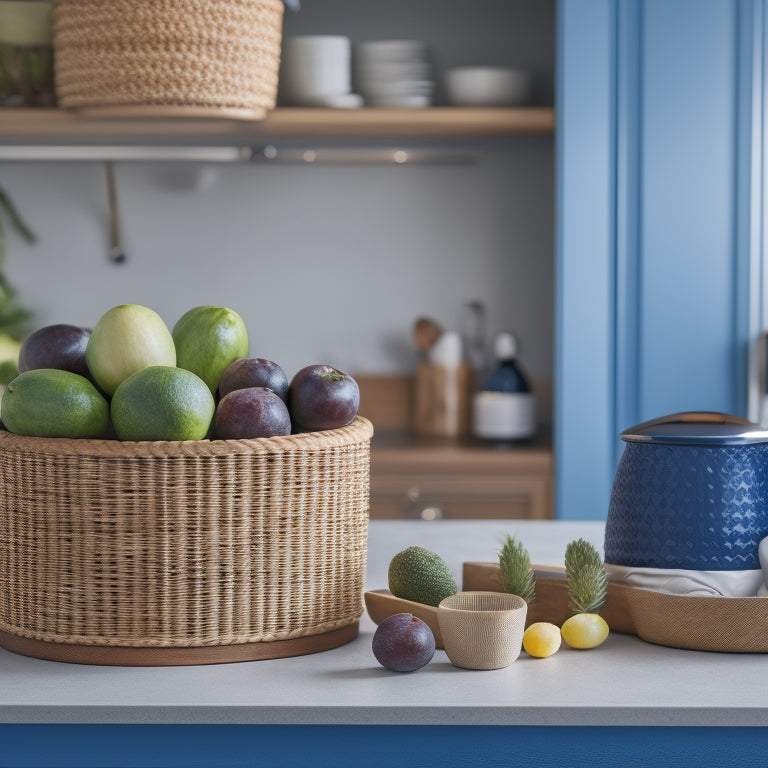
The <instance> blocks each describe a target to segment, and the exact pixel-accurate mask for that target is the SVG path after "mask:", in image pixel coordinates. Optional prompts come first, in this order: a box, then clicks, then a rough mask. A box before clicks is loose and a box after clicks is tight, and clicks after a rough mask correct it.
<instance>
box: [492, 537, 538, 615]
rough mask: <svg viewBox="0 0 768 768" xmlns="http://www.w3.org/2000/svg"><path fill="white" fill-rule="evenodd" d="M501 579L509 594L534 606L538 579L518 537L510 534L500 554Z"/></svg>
mask: <svg viewBox="0 0 768 768" xmlns="http://www.w3.org/2000/svg"><path fill="white" fill-rule="evenodd" d="M499 578H500V579H501V584H502V586H503V587H504V589H505V590H506V591H507V592H509V593H511V594H513V595H518V596H519V597H522V598H523V600H525V602H526V603H527V604H528V605H533V603H534V602H535V600H536V578H535V576H534V573H533V568H531V556H530V554H529V553H528V550H527V549H526V548H525V547H524V546H523V544H522V543H521V542H520V541H519V540H518V539H517V537H515V536H510V535H509V534H507V535H506V538H505V540H504V546H503V547H502V548H501V551H500V552H499Z"/></svg>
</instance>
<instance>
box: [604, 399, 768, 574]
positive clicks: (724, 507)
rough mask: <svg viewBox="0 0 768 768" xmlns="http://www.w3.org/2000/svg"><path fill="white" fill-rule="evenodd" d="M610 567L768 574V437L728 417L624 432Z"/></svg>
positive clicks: (611, 517)
mask: <svg viewBox="0 0 768 768" xmlns="http://www.w3.org/2000/svg"><path fill="white" fill-rule="evenodd" d="M621 438H622V440H624V441H625V443H626V445H625V446H624V451H623V453H622V456H621V459H620V460H619V464H618V467H617V468H616V473H615V476H614V480H613V488H612V491H611V498H610V505H609V509H608V518H607V520H606V528H605V546H604V554H605V562H606V563H611V564H613V565H623V566H632V567H637V568H639V567H644V568H662V569H673V568H682V569H688V570H697V571H741V570H750V569H757V568H760V562H759V559H758V552H757V550H758V545H759V544H760V541H761V539H763V538H764V537H765V536H766V535H768V431H766V430H763V429H762V428H761V427H760V426H759V425H757V424H753V423H752V422H750V421H746V420H745V419H741V418H738V417H735V416H729V415H727V414H721V413H709V412H695V413H694V412H690V413H678V414H673V415H671V416H664V417H662V418H659V419H654V420H653V421H648V422H645V423H643V424H639V425H637V426H635V427H631V428H630V429H628V430H626V431H624V432H623V433H622V434H621Z"/></svg>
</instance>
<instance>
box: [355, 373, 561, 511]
mask: <svg viewBox="0 0 768 768" xmlns="http://www.w3.org/2000/svg"><path fill="white" fill-rule="evenodd" d="M357 380H358V383H359V385H360V402H361V408H360V411H361V414H362V415H363V416H366V417H367V418H369V419H370V420H371V421H372V422H373V425H374V429H375V430H376V431H375V434H374V436H373V441H372V444H371V517H372V518H407V519H413V520H437V519H440V518H476V519H483V518H485V519H493V518H497V519H510V518H526V519H542V518H549V517H553V507H552V498H553V474H554V468H553V464H554V462H553V458H552V449H551V446H550V444H549V439H548V437H547V435H548V432H549V430H548V429H547V428H543V429H542V430H541V435H542V437H541V438H540V439H538V440H536V441H530V442H529V441H526V442H520V443H514V444H510V445H506V446H498V447H497V446H494V445H490V444H487V443H483V442H480V441H476V440H472V439H464V440H441V439H431V438H429V439H428V438H419V437H416V436H414V434H413V431H412V429H411V426H412V423H413V421H412V414H413V391H414V384H413V380H412V378H411V377H408V376H364V375H363V376H358V377H357Z"/></svg>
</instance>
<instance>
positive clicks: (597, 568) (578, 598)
mask: <svg viewBox="0 0 768 768" xmlns="http://www.w3.org/2000/svg"><path fill="white" fill-rule="evenodd" d="M565 577H566V579H567V581H568V607H569V608H570V609H571V611H573V612H574V613H598V612H599V610H600V608H601V607H602V605H603V603H604V602H605V596H606V593H607V591H608V576H607V574H606V572H605V566H604V565H603V560H602V558H601V557H600V553H599V552H598V551H597V549H595V547H594V546H593V545H592V544H590V543H589V542H588V541H585V540H584V539H578V540H576V541H572V542H571V543H570V544H569V545H568V546H567V547H566V549H565Z"/></svg>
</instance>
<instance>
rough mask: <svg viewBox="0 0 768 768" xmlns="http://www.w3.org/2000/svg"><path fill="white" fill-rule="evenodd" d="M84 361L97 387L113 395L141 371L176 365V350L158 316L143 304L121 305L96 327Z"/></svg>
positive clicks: (165, 326) (103, 317) (102, 317)
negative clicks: (131, 376)
mask: <svg viewBox="0 0 768 768" xmlns="http://www.w3.org/2000/svg"><path fill="white" fill-rule="evenodd" d="M85 359H86V362H87V363H88V370H90V372H91V375H92V376H93V378H94V380H95V381H96V383H97V384H98V385H99V386H100V387H101V388H102V389H103V390H104V392H106V393H107V395H112V394H114V392H115V390H116V389H117V387H118V385H119V384H120V383H121V382H122V381H124V380H125V379H127V378H128V377H129V376H130V375H131V374H132V373H135V372H136V371H140V370H141V369H142V368H147V367H148V366H156V365H159V366H174V365H176V347H175V346H174V343H173V338H172V336H171V332H170V331H169V330H168V326H167V325H166V324H165V321H164V320H163V318H162V317H160V315H158V314H157V312H155V311H154V310H152V309H150V308H149V307H144V306H141V305H140V304H120V305H119V306H117V307H113V308H112V309H110V310H109V311H108V312H105V313H104V314H103V315H102V316H101V318H99V321H98V322H97V323H96V325H95V326H94V327H93V331H91V337H90V339H89V340H88V346H87V347H86V350H85Z"/></svg>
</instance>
